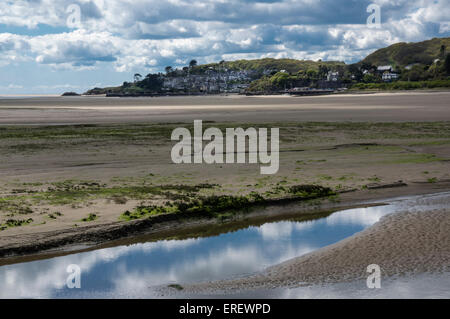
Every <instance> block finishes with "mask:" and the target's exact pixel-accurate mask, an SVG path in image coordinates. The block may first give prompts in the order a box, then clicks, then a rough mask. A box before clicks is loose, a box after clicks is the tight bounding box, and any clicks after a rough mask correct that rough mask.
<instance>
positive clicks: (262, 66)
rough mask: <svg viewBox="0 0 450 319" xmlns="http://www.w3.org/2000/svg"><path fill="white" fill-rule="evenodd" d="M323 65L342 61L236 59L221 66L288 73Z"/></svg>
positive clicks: (198, 68) (214, 66)
mask: <svg viewBox="0 0 450 319" xmlns="http://www.w3.org/2000/svg"><path fill="white" fill-rule="evenodd" d="M321 65H324V66H327V67H329V68H334V67H336V66H344V65H345V63H344V62H336V61H330V62H322V61H319V62H316V61H309V60H294V59H273V58H265V59H257V60H237V61H226V62H223V67H224V68H226V69H229V70H253V71H257V72H260V73H262V72H264V71H266V70H274V71H281V70H286V71H287V72H289V73H297V72H299V71H308V70H314V71H318V70H319V66H321ZM218 66H219V64H218V63H211V64H204V65H199V66H197V67H195V69H196V70H198V71H202V70H205V69H208V68H210V67H212V68H217V67H218Z"/></svg>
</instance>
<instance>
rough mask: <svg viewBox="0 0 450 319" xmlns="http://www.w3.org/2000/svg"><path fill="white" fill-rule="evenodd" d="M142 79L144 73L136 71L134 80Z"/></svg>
mask: <svg viewBox="0 0 450 319" xmlns="http://www.w3.org/2000/svg"><path fill="white" fill-rule="evenodd" d="M141 79H142V75H140V74H139V73H136V74H135V75H134V82H138V81H140V80H141Z"/></svg>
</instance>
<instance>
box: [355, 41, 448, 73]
mask: <svg viewBox="0 0 450 319" xmlns="http://www.w3.org/2000/svg"><path fill="white" fill-rule="evenodd" d="M443 45H444V46H445V47H446V49H445V51H442V49H441V47H442V46H443ZM448 53H450V38H434V39H431V40H428V41H423V42H417V43H405V42H401V43H396V44H394V45H391V46H389V47H387V48H383V49H380V50H377V51H375V52H374V53H372V54H370V55H369V56H367V57H366V58H365V59H364V60H362V61H361V62H362V63H368V64H372V65H389V64H390V65H393V66H395V67H405V66H407V65H410V64H415V63H420V64H423V65H431V64H432V63H433V61H434V60H435V59H441V60H444V59H445V55H446V54H448Z"/></svg>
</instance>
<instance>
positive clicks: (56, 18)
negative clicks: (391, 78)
mask: <svg viewBox="0 0 450 319" xmlns="http://www.w3.org/2000/svg"><path fill="white" fill-rule="evenodd" d="M371 4H375V5H378V6H379V8H380V12H381V25H380V26H379V28H374V26H373V25H368V24H367V19H368V17H369V16H370V15H371V13H372V12H368V11H367V9H368V6H369V5H371ZM449 17H450V0H371V1H366V0H283V1H274V0H258V1H244V0H197V1H187V0H56V1H55V0H0V94H11V95H14V94H53V93H55V94H58V93H61V92H64V91H72V90H73V91H77V92H83V91H85V90H86V89H88V88H91V87H93V86H108V85H117V84H121V83H122V82H123V81H125V80H128V81H131V80H132V76H133V74H134V73H136V72H138V73H141V74H143V75H145V74H147V73H149V72H158V71H163V70H164V67H165V66H168V65H171V66H173V67H176V66H184V65H185V64H186V63H187V62H188V61H189V60H190V59H193V58H195V59H197V60H198V62H199V63H207V62H215V61H220V60H222V59H224V60H235V59H242V58H246V59H252V58H261V57H275V58H281V57H290V58H296V59H312V60H317V59H322V60H340V61H345V62H356V61H358V60H360V59H361V58H362V57H364V56H366V55H367V54H369V53H371V52H372V51H374V50H375V49H377V48H381V47H384V46H387V45H390V44H393V43H395V42H400V41H406V42H410V41H422V40H425V39H430V38H432V37H448V36H450V18H449ZM371 21H374V20H371Z"/></svg>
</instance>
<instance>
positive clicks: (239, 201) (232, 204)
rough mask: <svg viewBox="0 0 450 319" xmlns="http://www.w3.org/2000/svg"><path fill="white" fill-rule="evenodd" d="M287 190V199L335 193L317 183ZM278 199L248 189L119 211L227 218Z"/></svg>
mask: <svg viewBox="0 0 450 319" xmlns="http://www.w3.org/2000/svg"><path fill="white" fill-rule="evenodd" d="M274 193H275V192H274ZM288 193H289V194H292V195H293V196H291V197H289V198H285V199H287V200H309V199H317V198H322V197H327V196H331V195H335V193H334V192H333V191H332V190H331V189H330V188H327V187H322V186H317V185H297V186H291V187H290V188H289V189H288ZM282 199H283V198H282ZM282 199H271V198H265V197H263V196H262V195H260V194H258V193H256V192H252V193H251V194H249V195H247V196H231V195H221V196H216V195H212V196H207V197H205V196H203V197H199V198H195V199H189V200H182V201H175V202H167V203H166V205H165V206H157V205H151V206H138V207H136V208H135V209H134V210H133V211H126V212H125V213H123V214H122V215H121V216H120V219H121V220H126V221H129V220H135V219H140V218H143V217H151V216H157V215H162V214H183V215H185V216H198V217H199V216H201V217H207V218H219V219H227V218H229V217H231V216H232V215H233V214H235V213H237V212H247V211H248V210H249V209H250V208H252V207H254V206H258V205H264V204H270V203H273V202H276V201H280V200H282Z"/></svg>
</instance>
